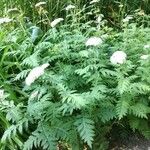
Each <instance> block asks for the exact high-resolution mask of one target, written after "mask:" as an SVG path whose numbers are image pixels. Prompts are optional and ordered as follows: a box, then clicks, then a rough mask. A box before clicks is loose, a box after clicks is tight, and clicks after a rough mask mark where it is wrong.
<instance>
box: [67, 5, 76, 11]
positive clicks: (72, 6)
mask: <svg viewBox="0 0 150 150" xmlns="http://www.w3.org/2000/svg"><path fill="white" fill-rule="evenodd" d="M74 8H75V6H74V5H68V6H67V7H66V8H65V9H66V10H67V11H68V10H70V9H74Z"/></svg>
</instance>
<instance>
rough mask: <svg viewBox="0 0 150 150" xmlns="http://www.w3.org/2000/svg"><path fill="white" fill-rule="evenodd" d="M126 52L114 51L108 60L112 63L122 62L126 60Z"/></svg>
mask: <svg viewBox="0 0 150 150" xmlns="http://www.w3.org/2000/svg"><path fill="white" fill-rule="evenodd" d="M126 58H127V54H126V53H125V52H123V51H116V52H114V53H113V54H112V56H111V57H110V62H111V63H112V64H114V65H116V64H123V63H124V62H125V61H126Z"/></svg>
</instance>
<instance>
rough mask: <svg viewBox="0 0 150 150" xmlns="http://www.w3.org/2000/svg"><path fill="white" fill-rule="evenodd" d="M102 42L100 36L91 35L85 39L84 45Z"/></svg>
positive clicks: (96, 44) (95, 44)
mask: <svg viewBox="0 0 150 150" xmlns="http://www.w3.org/2000/svg"><path fill="white" fill-rule="evenodd" d="M102 43H103V41H102V39H101V38H99V37H91V38H89V39H88V40H87V41H86V43H85V45H86V46H98V45H101V44H102Z"/></svg>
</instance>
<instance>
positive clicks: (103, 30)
mask: <svg viewBox="0 0 150 150" xmlns="http://www.w3.org/2000/svg"><path fill="white" fill-rule="evenodd" d="M81 5H83V4H81ZM93 5H95V4H92V6H90V7H93ZM90 7H89V8H90ZM85 8H86V7H85ZM89 8H88V7H87V8H86V9H87V10H88V9H89ZM86 9H85V10H86ZM76 11H77V10H76ZM78 11H79V13H77V14H76V12H74V13H73V14H72V16H70V17H74V19H75V20H74V19H73V18H69V17H68V18H66V20H65V21H66V22H68V24H65V23H64V25H60V26H59V25H58V26H57V27H54V28H48V29H47V32H46V33H43V32H42V31H41V30H42V29H40V27H36V26H32V24H28V23H25V22H23V20H21V19H20V20H18V22H17V20H16V22H14V23H12V24H7V25H2V26H1V27H0V31H1V32H0V41H1V42H0V53H1V55H0V69H1V72H0V87H1V89H4V91H5V92H4V95H3V97H2V98H1V97H0V114H2V115H1V116H0V119H1V120H2V124H3V128H4V129H3V130H2V131H1V133H2V134H1V135H2V136H1V142H0V144H1V145H2V146H1V145H0V146H1V147H0V148H1V149H5V148H6V149H24V150H32V149H35V148H37V149H48V150H49V149H50V150H56V149H57V148H59V149H61V146H62V145H66V147H67V149H69V148H71V149H73V150H79V149H83V148H88V149H95V150H97V149H105V148H106V147H107V145H108V142H107V141H106V135H107V134H108V133H109V131H110V130H111V128H112V126H113V124H115V123H116V122H117V123H118V124H119V123H121V124H122V123H123V122H124V121H125V122H126V124H127V125H129V126H130V127H131V129H132V130H133V131H137V130H138V131H139V132H140V133H141V134H143V135H144V136H145V137H147V138H148V137H150V136H149V135H150V133H149V131H150V128H149V126H148V123H149V119H150V118H149V114H150V101H149V94H150V77H149V74H150V57H148V58H147V59H141V58H140V56H142V55H148V56H149V55H150V51H149V48H144V47H145V45H149V43H148V41H149V39H150V36H149V35H150V34H148V33H150V29H149V28H148V27H146V26H145V23H143V24H142V25H141V26H139V24H138V25H137V24H135V23H130V22H127V23H125V24H124V25H122V26H121V28H122V30H120V32H118V31H114V30H113V29H112V28H110V27H109V26H107V24H106V20H105V19H102V20H101V23H100V24H97V23H96V22H94V21H89V22H88V21H85V20H86V18H84V21H85V23H84V24H83V23H82V20H78V15H79V14H80V15H81V14H82V13H84V11H81V12H80V9H79V10H78ZM74 15H75V16H74ZM123 16H124V15H123ZM123 16H121V17H123ZM14 19H15V18H14ZM67 19H68V20H67ZM122 19H123V18H122ZM122 19H121V21H122ZM69 22H71V23H69ZM15 23H16V24H15ZM121 24H122V22H121ZM16 26H17V28H16ZM15 28H16V29H15ZM43 30H44V29H43ZM106 35H107V36H106ZM92 36H97V37H101V39H102V44H100V45H97V46H86V44H85V43H86V41H87V39H88V38H89V37H92ZM118 50H122V51H124V52H125V53H126V54H127V58H126V60H125V62H124V63H123V64H116V65H114V64H112V63H111V61H110V57H111V55H112V54H113V52H115V51H118ZM47 63H49V66H48V67H47V68H45V70H42V69H41V70H40V69H39V70H38V71H39V72H40V76H38V73H39V72H38V71H37V70H36V72H35V77H33V78H30V79H35V80H34V81H33V82H32V83H31V85H27V84H26V82H25V81H26V79H27V76H28V75H30V73H31V74H32V71H35V70H34V69H37V68H36V67H39V66H40V67H41V65H43V64H47ZM30 71H31V72H30ZM32 75H33V74H32ZM141 122H143V124H142V123H141ZM126 124H125V125H126ZM123 125H124V124H123ZM8 145H9V146H8Z"/></svg>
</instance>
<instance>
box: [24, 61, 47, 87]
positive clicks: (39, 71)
mask: <svg viewBox="0 0 150 150" xmlns="http://www.w3.org/2000/svg"><path fill="white" fill-rule="evenodd" d="M48 66H49V64H48V63H46V64H43V65H41V66H38V67H35V68H33V69H32V70H31V71H30V73H29V74H28V76H27V78H26V79H25V83H26V85H28V86H30V85H31V84H32V83H33V82H34V81H35V80H36V79H37V78H39V77H40V76H42V75H43V74H44V71H45V69H46V68H47V67H48Z"/></svg>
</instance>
